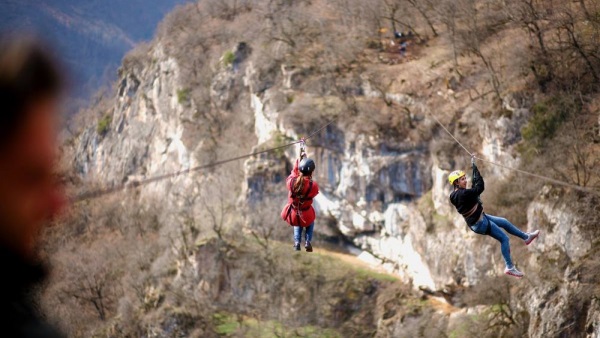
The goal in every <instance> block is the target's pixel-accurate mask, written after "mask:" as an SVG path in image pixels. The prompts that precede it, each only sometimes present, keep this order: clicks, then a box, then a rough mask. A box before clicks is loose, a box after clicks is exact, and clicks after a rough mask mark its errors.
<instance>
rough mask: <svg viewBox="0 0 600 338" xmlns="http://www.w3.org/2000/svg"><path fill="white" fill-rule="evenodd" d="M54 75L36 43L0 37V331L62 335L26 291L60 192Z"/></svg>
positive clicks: (39, 273) (36, 272) (33, 281)
mask: <svg viewBox="0 0 600 338" xmlns="http://www.w3.org/2000/svg"><path fill="white" fill-rule="evenodd" d="M61 83H62V81H61V76H60V72H59V70H58V69H57V68H56V67H55V65H54V63H53V61H52V59H51V58H50V57H49V56H48V54H47V53H46V51H45V50H44V49H43V48H41V47H40V46H39V45H38V44H36V43H34V42H32V41H30V40H26V39H22V38H21V39H18V40H17V39H15V37H10V38H9V37H6V36H0V120H1V121H0V267H1V268H2V279H1V280H0V332H1V333H2V334H1V335H2V337H62V335H61V334H60V333H59V332H58V331H56V330H55V329H54V328H52V327H51V326H49V325H48V324H47V323H46V322H45V321H44V320H43V316H42V315H41V314H40V313H39V312H38V310H37V306H36V301H35V299H34V297H33V294H32V291H33V290H34V289H35V288H36V286H38V285H39V284H40V283H41V282H42V281H43V280H44V278H45V276H46V268H45V267H44V265H43V264H42V263H41V262H40V259H39V258H38V256H37V255H36V252H37V244H38V239H39V235H40V232H41V230H42V228H43V226H44V225H45V224H47V222H48V220H49V219H50V218H51V217H52V216H53V215H54V214H56V213H57V212H58V211H59V209H60V208H61V206H62V204H63V201H64V198H63V196H62V193H61V189H60V187H59V184H58V183H57V180H56V178H55V169H54V165H55V162H56V160H57V154H58V144H57V132H58V130H57V127H58V117H59V115H58V105H59V97H60V94H61V90H62V86H61Z"/></svg>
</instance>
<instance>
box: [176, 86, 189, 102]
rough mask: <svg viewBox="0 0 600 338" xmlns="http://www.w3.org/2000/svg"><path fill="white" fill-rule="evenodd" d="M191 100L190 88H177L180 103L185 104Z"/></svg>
mask: <svg viewBox="0 0 600 338" xmlns="http://www.w3.org/2000/svg"><path fill="white" fill-rule="evenodd" d="M189 100H190V90H189V89H187V88H185V89H178V90H177V102H178V103H179V104H184V103H187V102H188V101H189Z"/></svg>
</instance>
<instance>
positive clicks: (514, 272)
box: [504, 266, 525, 278]
mask: <svg viewBox="0 0 600 338" xmlns="http://www.w3.org/2000/svg"><path fill="white" fill-rule="evenodd" d="M504 273H505V274H507V275H509V276H513V277H517V278H521V277H523V276H525V275H524V274H523V273H522V272H521V271H519V270H517V268H516V267H514V266H513V267H512V268H510V269H509V268H506V269H504Z"/></svg>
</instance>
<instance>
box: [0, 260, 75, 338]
mask: <svg viewBox="0 0 600 338" xmlns="http://www.w3.org/2000/svg"><path fill="white" fill-rule="evenodd" d="M0 268H1V269H2V277H1V278H0V336H2V337H17V338H18V337H28V338H29V337H31V338H38V337H39V338H41V337H44V338H54V337H64V336H63V335H62V334H61V333H59V332H58V331H57V330H56V329H55V328H53V327H52V326H50V325H49V324H48V323H46V322H45V321H44V320H43V319H42V316H41V314H40V313H39V312H38V309H37V306H36V302H35V301H34V297H33V289H34V288H35V287H36V286H37V285H39V283H41V282H42V281H43V280H44V278H45V276H46V269H45V268H44V267H43V266H42V265H41V264H34V263H31V262H28V261H26V260H24V259H23V258H21V257H20V256H19V255H16V254H14V253H12V252H11V251H10V250H7V249H5V248H0Z"/></svg>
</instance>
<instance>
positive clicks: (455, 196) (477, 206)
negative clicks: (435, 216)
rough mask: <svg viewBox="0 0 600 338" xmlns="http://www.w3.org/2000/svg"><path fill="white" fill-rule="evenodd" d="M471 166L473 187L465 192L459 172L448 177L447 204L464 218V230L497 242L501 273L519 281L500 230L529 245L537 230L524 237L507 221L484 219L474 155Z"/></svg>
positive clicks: (504, 235) (481, 185)
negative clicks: (501, 263) (465, 225)
mask: <svg viewBox="0 0 600 338" xmlns="http://www.w3.org/2000/svg"><path fill="white" fill-rule="evenodd" d="M471 163H472V165H473V186H472V188H471V189H467V178H466V176H465V173H464V172H463V171H461V170H457V171H453V172H452V173H450V175H449V176H448V180H449V181H450V184H452V186H453V187H454V191H452V193H451V194H450V202H452V204H453V205H454V206H455V207H456V210H457V211H458V212H459V213H460V214H461V215H462V216H463V217H464V218H465V221H466V222H467V226H468V227H469V228H470V229H471V230H473V231H474V232H475V233H477V234H480V235H489V236H492V237H493V238H495V239H496V240H498V241H499V242H500V248H501V251H502V257H504V262H505V263H506V268H505V269H504V273H505V274H507V275H510V276H514V277H518V278H520V277H523V273H522V272H521V271H519V270H517V268H516V267H515V265H514V264H513V263H512V259H511V257H510V244H509V238H508V236H507V235H506V234H505V233H504V232H503V231H502V230H500V228H502V229H504V230H506V231H507V232H508V233H509V234H511V235H513V236H517V237H519V238H521V239H523V240H524V241H525V244H526V245H529V244H530V243H531V242H532V241H533V240H534V239H536V238H537V237H538V235H539V234H540V231H539V230H536V231H534V232H531V233H525V232H523V231H521V230H519V228H517V227H516V226H514V225H513V224H512V223H510V222H509V221H508V220H506V219H505V218H502V217H496V216H492V215H488V214H486V213H484V212H483V204H482V203H481V199H480V197H479V196H480V195H481V193H483V190H484V189H485V184H484V182H483V177H481V174H480V173H479V170H478V169H477V166H476V165H475V155H473V156H472V157H471Z"/></svg>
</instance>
